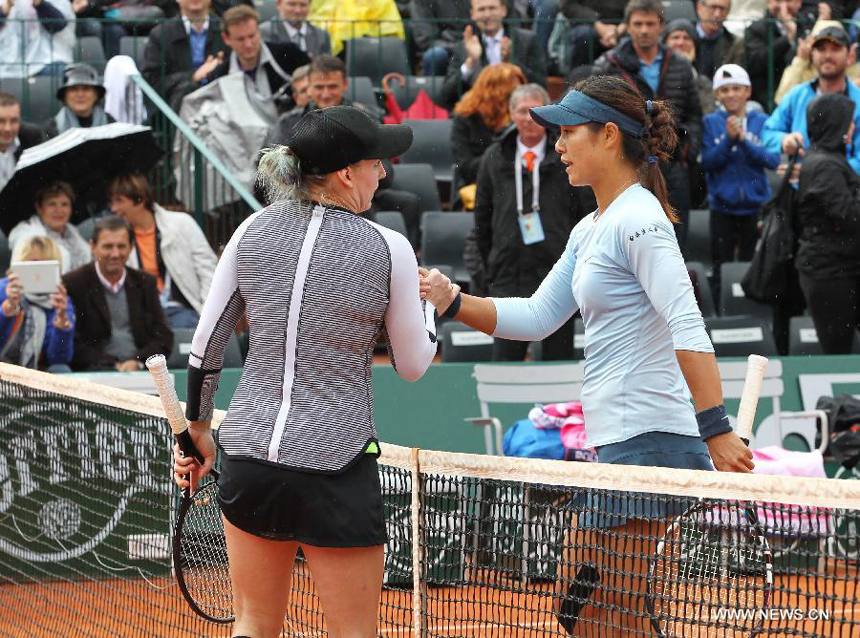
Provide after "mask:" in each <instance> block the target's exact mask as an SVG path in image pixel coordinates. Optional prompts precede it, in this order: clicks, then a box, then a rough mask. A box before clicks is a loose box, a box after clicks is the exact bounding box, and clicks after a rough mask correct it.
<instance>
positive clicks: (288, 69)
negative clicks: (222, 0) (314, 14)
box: [208, 4, 310, 123]
mask: <svg viewBox="0 0 860 638" xmlns="http://www.w3.org/2000/svg"><path fill="white" fill-rule="evenodd" d="M221 24H222V29H223V30H222V31H221V37H222V38H223V39H224V42H225V43H226V44H227V46H228V47H230V49H231V51H232V53H230V56H229V57H228V58H227V59H226V60H223V61H222V62H221V63H220V64H219V65H218V66H217V67H216V68H215V70H214V71H212V73H210V74H209V76H208V77H209V79H210V80H216V79H218V78H220V77H222V76H224V75H227V74H228V73H238V72H242V73H244V74H245V89H246V90H247V93H248V98H249V99H250V101H251V103H252V104H253V105H254V106H255V107H257V108H258V109H259V111H260V113H261V114H263V115H264V116H265V117H266V119H268V120H269V122H270V123H273V122H275V121H276V120H277V119H278V113H277V109H276V106H275V102H274V100H273V99H272V98H273V96H274V95H275V94H276V93H277V92H278V90H279V89H281V87H283V86H284V85H285V84H288V83H289V81H290V73H292V72H293V71H295V70H296V69H297V68H298V67H300V66H302V65H303V64H307V63H308V62H310V58H309V57H308V55H307V53H305V52H304V51H302V50H301V49H300V48H299V47H298V46H297V45H296V44H294V43H292V42H282V43H274V42H273V43H271V44H268V43H265V42H263V41H262V40H261V39H260V14H259V13H257V10H256V9H254V8H252V7H249V6H247V5H244V4H240V5H237V6H235V7H231V8H229V9H227V11H225V12H224V15H223V16H222V17H221Z"/></svg>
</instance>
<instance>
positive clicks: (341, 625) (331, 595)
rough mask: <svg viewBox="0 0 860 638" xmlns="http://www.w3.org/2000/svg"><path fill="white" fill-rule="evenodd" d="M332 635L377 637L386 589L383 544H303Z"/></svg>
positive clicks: (335, 637)
mask: <svg viewBox="0 0 860 638" xmlns="http://www.w3.org/2000/svg"><path fill="white" fill-rule="evenodd" d="M302 552H304V555H305V558H307V560H308V566H309V567H310V569H311V574H312V575H313V578H314V582H315V583H316V585H317V592H318V593H319V597H320V602H321V603H322V608H323V613H324V614H325V619H326V626H327V627H328V632H329V636H331V638H375V637H376V635H377V634H376V624H377V620H378V617H379V596H380V593H381V591H382V574H383V546H382V545H377V546H375V547H350V548H331V547H311V546H309V545H302Z"/></svg>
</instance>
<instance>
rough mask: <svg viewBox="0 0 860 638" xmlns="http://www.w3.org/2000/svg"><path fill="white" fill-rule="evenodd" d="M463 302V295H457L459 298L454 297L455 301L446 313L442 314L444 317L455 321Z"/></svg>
mask: <svg viewBox="0 0 860 638" xmlns="http://www.w3.org/2000/svg"><path fill="white" fill-rule="evenodd" d="M462 300H463V297H462V294H461V293H459V292H458V293H457V296H456V297H454V301H452V302H451V305H450V306H448V307H447V308H446V309H445V312H443V313H442V316H443V317H448V318H449V319H453V318H454V317H455V316H456V315H457V313H458V312H460V302H461V301H462Z"/></svg>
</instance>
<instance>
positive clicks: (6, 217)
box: [0, 122, 163, 234]
mask: <svg viewBox="0 0 860 638" xmlns="http://www.w3.org/2000/svg"><path fill="white" fill-rule="evenodd" d="M162 154H163V151H162V150H161V149H160V148H159V147H158V145H157V144H156V143H155V138H154V137H153V135H152V130H151V129H150V128H149V127H148V126H140V125H138V124H126V123H123V122H116V123H114V124H106V125H105V126H94V127H91V128H72V129H69V130H68V131H65V132H63V133H61V134H60V135H58V136H57V137H55V138H53V139H50V140H48V141H47V142H45V143H44V144H38V145H37V146H32V147H30V148H28V149H26V150H25V151H24V152H23V153H22V154H21V157H20V158H19V160H18V164H17V166H16V167H15V173H14V174H13V175H12V177H11V179H10V180H9V182H8V183H7V184H6V186H5V188H3V190H2V191H0V229H2V230H3V231H4V232H5V233H7V234H8V233H9V231H10V230H11V229H12V228H14V227H15V224H17V223H18V222H20V221H21V220H23V219H27V218H28V217H30V216H31V215H32V214H33V213H34V212H35V208H34V206H33V195H34V194H35V193H36V191H37V190H38V189H39V188H40V187H42V186H45V185H47V184H49V183H51V182H56V181H63V182H68V183H69V184H71V185H72V188H74V190H75V195H76V200H75V206H74V212H73V213H72V220H71V221H72V223H77V222H79V221H82V220H83V219H85V218H86V217H88V216H89V214H90V213H89V211H88V204H90V203H95V204H99V205H100V204H101V203H103V202H104V200H105V196H106V190H107V185H108V182H109V181H110V180H111V179H112V178H113V177H114V176H116V175H119V174H122V173H130V172H135V171H138V172H141V173H147V172H149V171H150V170H152V168H153V167H154V166H155V165H156V163H157V162H158V160H159V159H160V158H161V156H162Z"/></svg>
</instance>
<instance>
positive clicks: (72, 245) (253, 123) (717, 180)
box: [0, 0, 860, 369]
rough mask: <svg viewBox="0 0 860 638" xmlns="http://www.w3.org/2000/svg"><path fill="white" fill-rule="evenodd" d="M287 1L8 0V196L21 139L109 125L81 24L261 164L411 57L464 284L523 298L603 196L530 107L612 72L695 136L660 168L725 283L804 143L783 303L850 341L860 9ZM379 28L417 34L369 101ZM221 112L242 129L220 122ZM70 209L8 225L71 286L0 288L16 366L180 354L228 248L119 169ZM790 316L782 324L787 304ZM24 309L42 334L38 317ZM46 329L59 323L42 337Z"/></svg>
mask: <svg viewBox="0 0 860 638" xmlns="http://www.w3.org/2000/svg"><path fill="white" fill-rule="evenodd" d="M275 4H276V7H275V8H274V10H273V9H271V8H269V9H268V10H265V9H266V8H267V7H271V5H270V4H268V3H265V4H262V3H260V2H256V4H255V3H252V2H251V1H250V0H176V1H175V2H173V1H172V0H156V1H155V2H149V1H147V2H135V1H128V2H122V3H115V2H109V3H108V2H103V1H102V0H71V1H70V0H0V188H2V186H3V185H4V184H5V183H6V182H7V181H8V180H9V179H10V177H11V175H12V173H13V172H14V170H15V165H16V162H17V160H18V158H19V157H20V155H21V153H22V151H23V150H24V149H26V148H28V147H30V146H33V145H34V144H37V143H39V142H41V141H43V140H45V139H48V138H51V137H54V136H56V135H58V134H61V133H62V132H64V131H66V130H68V129H70V128H74V127H91V126H101V125H103V124H107V123H109V122H111V121H113V118H112V117H111V115H109V114H107V113H106V112H105V109H104V106H103V98H104V95H105V90H104V88H103V86H102V83H101V79H100V78H99V71H98V70H97V69H96V68H94V67H93V66H90V65H89V64H86V63H84V62H86V61H84V62H74V61H73V60H74V57H75V56H74V53H73V51H74V48H75V38H76V37H84V36H93V35H95V36H98V37H99V38H101V40H102V44H103V47H104V50H105V51H106V53H107V54H108V56H113V55H115V54H117V53H118V52H119V50H120V41H121V40H122V38H123V37H124V36H126V35H131V34H133V35H136V36H145V37H146V40H145V45H143V50H142V52H141V55H139V56H138V58H137V63H138V65H139V69H140V73H141V75H142V76H143V78H144V79H146V81H147V82H148V83H149V84H150V85H151V86H152V87H153V88H154V89H155V90H156V91H157V92H158V93H159V94H161V96H162V97H163V98H164V100H165V101H166V103H167V104H168V105H169V106H170V108H172V109H173V110H174V111H176V112H177V113H180V115H181V116H182V117H183V118H184V119H185V120H186V121H187V122H189V123H190V124H192V125H193V127H197V128H195V130H197V132H198V133H200V131H201V129H203V130H204V132H205V134H203V133H201V136H202V137H203V139H204V140H205V139H217V138H219V137H220V138H221V141H222V142H223V144H222V148H230V144H231V143H234V146H235V148H236V152H235V154H234V155H236V157H231V161H232V162H233V165H238V166H246V167H252V166H253V165H254V163H255V162H256V159H257V156H258V150H259V149H261V148H265V147H267V146H270V145H272V144H282V143H285V142H286V141H287V140H288V139H289V137H290V134H291V132H292V130H293V128H294V127H295V125H296V123H297V122H298V121H299V120H300V118H301V117H302V115H304V114H305V113H307V112H308V111H310V110H312V109H315V108H325V107H328V106H335V105H342V104H351V105H353V106H356V107H358V108H360V109H362V110H363V111H364V112H365V113H366V114H367V115H368V116H369V117H372V118H374V119H377V120H379V121H391V118H392V117H398V118H399V117H402V114H401V113H400V112H399V111H397V112H395V111H393V110H392V108H391V103H392V101H393V98H392V94H391V89H390V85H389V83H390V82H392V75H395V76H396V75H398V74H399V73H400V72H401V71H402V70H404V69H408V70H409V73H411V74H412V75H415V76H417V75H424V76H426V77H427V78H428V79H430V78H432V80H433V82H432V102H433V103H435V104H434V105H433V106H434V108H436V109H438V111H433V112H432V113H433V114H432V115H431V116H430V117H438V112H441V113H443V114H445V113H447V116H448V117H449V118H450V120H451V122H450V138H449V139H445V140H442V139H440V140H438V141H437V142H438V143H439V144H446V145H449V146H450V152H451V156H452V157H453V163H454V167H453V176H451V178H450V181H449V182H446V183H444V188H443V192H446V189H447V191H449V197H448V200H447V205H448V206H449V207H450V208H452V209H455V208H463V209H466V210H469V211H473V214H474V229H473V232H472V234H471V235H470V237H468V238H467V239H466V241H465V256H464V260H465V261H466V264H467V266H468V268H469V272H470V274H471V277H472V281H471V286H472V289H473V290H476V291H479V292H485V293H488V294H493V295H501V296H507V295H528V294H531V293H532V292H533V291H534V290H535V289H536V287H537V285H538V284H539V283H540V281H541V279H542V278H543V277H544V275H545V274H546V273H547V272H548V270H549V268H550V267H551V266H552V264H553V263H554V262H555V261H556V260H557V259H558V257H559V256H560V254H561V252H562V251H563V250H564V246H565V241H566V237H567V236H568V235H569V233H570V230H571V229H572V227H573V226H574V225H575V224H576V223H577V222H578V221H579V220H580V219H582V218H583V217H584V216H585V215H587V214H588V213H589V212H590V211H592V210H593V208H594V206H595V204H594V199H593V196H592V194H591V193H590V191H585V190H583V189H571V188H570V187H569V186H568V185H567V178H566V173H565V170H564V166H563V165H562V164H561V162H560V161H559V157H558V154H557V153H555V152H554V150H553V146H554V143H555V137H554V133H553V132H552V131H547V130H545V129H543V128H541V127H539V126H537V125H536V124H535V123H534V122H533V121H532V120H531V119H530V117H529V116H528V109H529V108H530V107H532V106H537V105H542V104H546V103H547V102H549V101H551V100H552V99H553V98H556V99H557V98H559V97H560V94H563V92H564V91H565V90H566V89H567V88H568V87H570V86H573V85H575V83H576V82H577V81H578V80H580V79H582V78H585V77H588V76H590V75H594V74H610V75H616V76H619V77H621V78H623V79H624V80H625V81H627V82H628V83H629V84H630V85H632V86H634V87H635V88H636V89H637V90H638V91H639V92H640V93H641V94H642V95H643V96H645V98H646V99H649V100H664V101H667V102H668V103H669V104H670V105H671V107H672V111H673V113H674V120H675V127H676V131H677V133H678V137H679V140H680V143H679V144H678V147H677V149H676V151H675V153H674V155H673V156H672V157H671V159H670V161H667V162H661V163H660V168H661V170H662V172H663V175H664V177H665V178H666V182H667V185H668V190H669V200H670V203H671V204H672V206H673V207H674V209H675V211H676V213H677V215H678V218H679V220H680V223H678V224H677V225H676V226H675V228H676V235H677V239H678V243H679V245H680V247H681V250H682V253H683V254H684V256H685V258H686V259H688V260H690V261H700V262H706V263H709V264H710V265H711V266H712V270H711V275H710V277H711V282H712V288H713V291H714V295H715V296H716V297H719V295H720V289H721V281H720V272H721V265H722V264H725V263H727V262H732V261H742V262H746V261H749V260H750V259H751V258H752V256H753V253H754V251H755V248H756V243H757V240H758V235H759V228H760V225H761V224H760V216H759V213H760V210H761V207H762V205H763V204H764V203H765V202H767V201H768V199H769V198H770V197H771V195H772V194H773V185H774V184H776V183H777V182H778V180H779V178H780V176H781V175H783V174H784V173H785V171H786V170H787V166H788V165H789V158H790V157H792V156H795V155H798V156H799V161H797V162H796V163H795V164H794V167H795V168H794V171H793V173H792V174H790V175H789V176H788V179H789V180H790V181H791V183H792V184H793V187H794V189H795V191H796V195H795V200H796V203H797V206H796V210H797V214H796V215H795V217H794V220H793V222H794V225H795V230H796V233H797V236H798V237H799V249H798V251H797V262H796V264H797V270H798V273H799V284H800V285H799V290H800V291H801V292H800V293H799V295H800V296H799V297H798V299H796V300H794V301H795V302H796V303H792V304H787V306H788V307H791V308H792V312H797V311H798V308H801V309H802V306H803V305H806V306H807V307H808V312H809V313H810V314H811V315H812V317H813V320H814V322H815V326H816V328H817V330H818V333H819V338H820V340H821V342H822V346H823V348H824V350H825V351H826V352H828V353H844V352H850V351H851V349H852V347H853V339H854V333H855V331H856V328H857V326H858V324H860V218H858V215H860V204H858V203H857V199H856V194H857V189H858V187H860V177H858V174H860V140H858V135H860V127H858V126H857V125H858V123H860V88H858V84H860V65H858V63H857V60H856V51H857V36H858V30H857V28H856V26H855V24H856V23H855V22H854V21H853V20H860V2H857V1H856V0H853V1H849V2H839V1H837V0H826V1H822V2H815V1H810V0H671V1H670V2H662V1H661V0H579V1H574V0H408V1H407V0H402V1H401V0H398V1H395V0H365V1H364V2H338V0H277V1H276V3H275ZM264 10H265V11H264ZM263 13H264V14H265V15H264V16H263V17H261V15H262V14H263ZM365 36H371V37H380V38H383V39H384V38H396V39H399V40H401V41H402V42H403V46H402V47H401V48H400V49H397V50H398V51H402V53H403V57H405V58H406V59H405V61H404V60H402V59H393V58H391V59H388V58H385V59H383V58H384V56H383V54H382V51H383V49H381V48H380V49H379V54H378V57H379V59H378V60H376V63H377V65H378V66H379V68H380V69H382V71H381V72H380V77H376V78H372V81H373V82H374V85H375V91H373V92H371V93H370V94H365V95H363V96H362V97H361V99H359V98H357V97H356V96H355V95H356V94H355V85H356V83H357V81H358V80H364V79H365V78H356V77H353V76H352V73H351V70H352V68H353V64H354V63H355V60H353V59H351V57H350V56H351V55H354V53H351V51H352V50H353V49H351V46H352V45H353V43H354V42H356V41H357V40H356V39H359V38H363V37H365ZM381 42H383V41H382V40H381V41H380V43H381ZM380 46H382V45H381V44H380ZM365 55H374V54H372V53H370V54H368V53H365ZM395 57H396V56H395ZM398 69H400V70H401V71H398V73H391V71H396V70H398ZM386 73H387V75H386ZM36 75H53V76H55V77H56V78H57V86H58V89H57V91H56V97H57V100H58V101H59V105H60V108H59V111H58V112H57V114H56V115H55V116H54V117H52V118H51V119H50V120H49V121H47V122H43V123H39V124H40V126H35V125H34V124H32V123H27V122H23V121H22V117H21V116H22V113H21V106H20V104H19V102H18V100H17V99H16V98H15V97H14V96H13V95H11V94H10V93H9V92H8V91H4V87H5V86H6V85H7V82H9V81H10V79H11V78H26V77H32V76H36ZM399 77H400V81H403V76H402V75H400V76H399ZM427 86H428V87H429V86H431V85H429V84H428V85H427ZM551 96H552V97H551ZM837 97H838V98H839V99H836V98H837ZM385 98H387V99H388V101H386V99H385ZM825 98H826V99H825ZM222 106H223V107H224V108H221V107H222ZM225 113H228V114H229V115H228V116H225V115H224V114H225ZM237 113H241V114H242V115H241V116H239V115H236V114H237ZM225 117H227V119H228V120H232V121H228V122H226V124H225V123H224V121H223V120H224V118H225ZM219 118H220V123H219ZM207 136H208V137H207ZM397 170H398V166H397V158H392V161H391V162H387V163H386V173H387V176H386V179H385V180H383V182H382V183H381V184H380V189H379V191H378V193H377V195H376V197H375V198H374V202H373V207H372V209H371V211H370V214H374V213H376V212H383V211H397V212H399V213H401V215H402V216H403V220H404V222H405V232H406V234H407V236H408V238H409V239H410V241H411V242H412V243H413V245H414V246H415V248H416V250H418V249H419V246H420V241H421V215H422V213H423V212H425V211H424V209H422V207H421V206H422V203H421V198H420V197H419V196H418V194H416V193H415V192H411V191H410V189H406V188H402V187H401V188H397V179H396V174H397ZM46 181H50V180H48V179H47V178H46ZM256 194H257V195H258V197H259V198H260V199H261V201H262V200H264V199H265V193H256ZM74 200H75V193H74V190H73V188H72V187H71V186H69V185H68V184H63V183H50V184H46V187H45V188H43V189H41V190H40V191H39V192H38V193H34V197H33V201H34V209H33V210H34V214H33V215H32V217H30V218H29V219H26V220H25V221H22V222H21V223H20V224H19V225H18V226H17V227H16V228H15V229H14V230H13V232H12V233H11V234H10V236H9V242H10V245H11V247H12V250H13V252H15V254H16V256H17V257H18V258H20V259H21V260H26V259H46V258H48V257H46V256H47V255H54V256H56V257H57V258H58V260H59V261H61V263H62V264H63V272H64V278H63V281H64V286H65V287H64V288H61V289H58V291H57V293H55V294H54V295H53V296H51V297H50V299H38V300H37V299H30V297H29V296H28V294H27V293H26V291H22V290H21V289H20V284H19V282H18V281H17V279H16V277H15V275H14V274H9V276H8V277H7V279H5V280H3V281H2V282H0V296H2V297H3V307H2V317H0V360H4V361H9V360H15V361H22V362H23V361H26V362H27V363H28V365H32V364H33V362H34V359H33V356H34V354H33V353H34V348H35V349H36V351H37V352H40V353H41V355H39V356H36V358H35V359H36V360H40V362H41V363H40V364H41V365H42V367H51V366H54V367H53V368H52V369H57V368H56V366H62V365H67V366H71V367H72V368H73V369H92V368H106V367H108V368H109V367H113V368H116V369H136V368H138V367H139V366H140V362H141V361H142V358H143V357H145V355H146V354H147V353H150V352H154V351H155V350H154V349H158V348H162V349H164V348H169V345H170V342H171V336H170V329H171V327H172V328H179V327H193V326H194V325H196V322H197V320H198V319H199V312H200V308H201V306H202V303H203V300H204V298H205V295H206V292H207V290H208V286H209V283H210V281H211V277H212V272H213V270H214V267H215V262H216V258H215V254H214V252H213V250H212V248H211V247H210V246H209V244H208V243H207V241H206V238H205V236H204V234H203V232H202V231H201V230H200V228H199V227H198V226H197V225H196V223H195V222H194V220H193V218H191V217H190V216H188V215H187V214H184V213H181V212H173V211H169V210H166V209H165V208H164V207H162V206H161V205H159V203H157V202H156V201H155V200H154V197H153V194H152V190H151V188H150V187H149V184H148V183H147V181H146V178H144V177H143V176H140V175H122V176H120V177H118V178H117V179H114V180H113V181H112V182H111V186H110V189H109V193H108V200H109V209H110V211H111V212H112V213H114V215H115V217H106V218H105V219H103V220H99V221H98V223H97V224H96V225H95V229H96V230H95V231H94V232H93V234H92V238H91V239H89V240H87V239H84V238H82V237H81V236H80V235H79V234H78V233H77V231H76V230H75V228H74V226H72V225H71V224H69V223H68V220H69V213H70V211H71V208H72V206H73V203H74ZM701 209H707V210H708V211H709V222H708V223H709V240H710V251H709V254H702V253H701V249H700V248H699V249H697V250H698V251H699V252H696V253H694V252H691V251H692V250H693V248H692V247H691V245H689V244H688V242H687V234H688V230H689V228H690V211H691V210H701ZM33 242H35V243H33ZM20 251H23V252H20ZM73 308H74V309H75V310H74V311H73V310H72V309H73ZM780 312H784V309H783V310H780V309H777V310H776V311H775V316H774V320H773V322H774V329H775V330H776V331H777V332H779V330H780V329H781V328H780V327H779V326H780V325H781V323H783V322H784V321H783V320H784V319H785V317H780V316H779V315H780ZM39 313H41V315H40V314H39ZM75 313H77V321H76V320H75ZM31 315H32V316H40V317H42V318H41V319H39V321H35V320H31V319H30V317H31ZM42 315H43V316H42ZM22 316H23V317H25V319H24V320H23V321H22V320H21V319H20V317H22ZM84 316H87V317H88V318H87V320H86V321H83V317H84ZM16 318H17V319H16ZM28 321H29V322H30V323H29V324H28V323H27V322H28ZM18 324H22V325H28V328H27V329H26V330H25V331H23V332H22V331H20V329H19V328H20V326H19V328H16V326H17V325H18ZM84 324H86V327H85V328H84V327H83V325H84ZM76 325H77V326H78V328H77V329H76ZM34 326H35V327H36V328H37V330H36V332H41V333H42V334H43V336H34V333H33V328H34ZM825 334H826V335H829V336H825ZM833 335H837V336H833ZM572 338H573V330H572V328H571V327H570V326H565V327H564V328H562V329H561V330H560V331H559V333H558V335H557V336H556V335H554V336H553V337H552V338H550V339H549V340H547V343H544V344H543V358H545V359H564V358H570V357H571V356H573V355H572V353H573V345H572ZM70 343H73V344H74V347H73V348H72V347H71V346H70V345H69V344H70ZM525 352H526V350H525V345H520V344H511V343H510V342H502V341H500V340H497V341H496V344H495V346H494V357H495V358H496V359H499V360H516V359H522V358H523V357H524V356H525Z"/></svg>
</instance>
